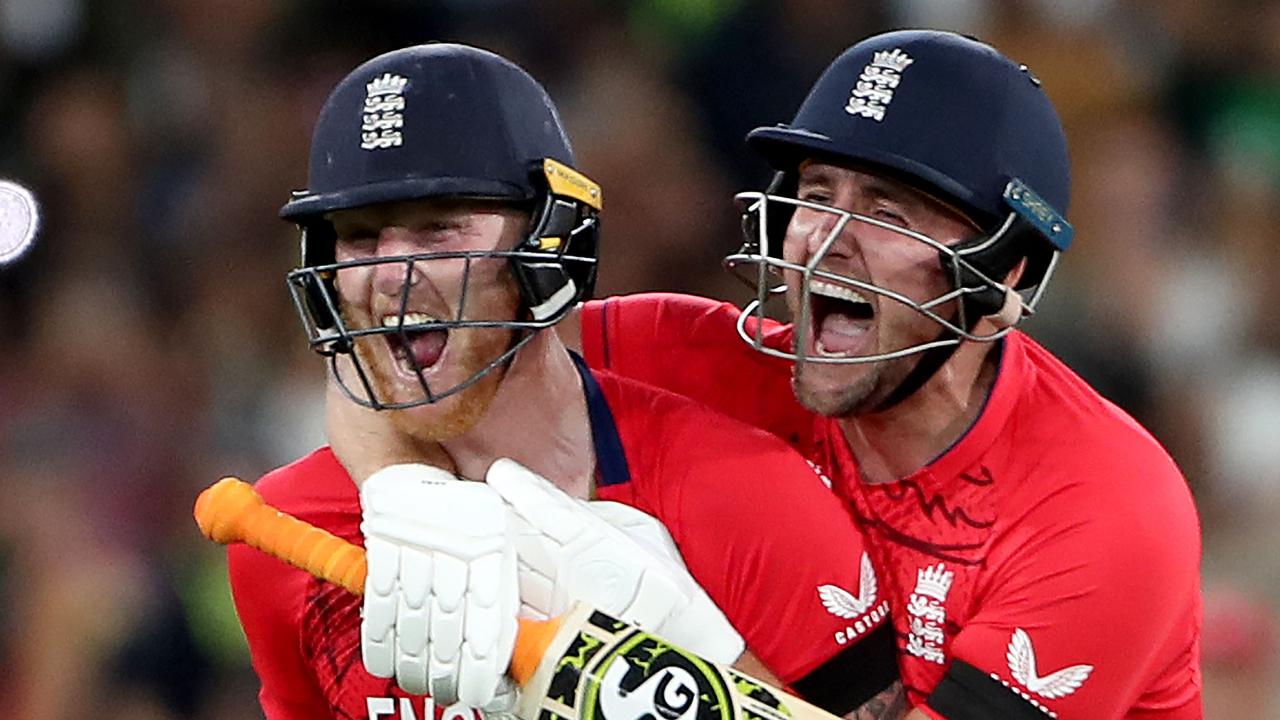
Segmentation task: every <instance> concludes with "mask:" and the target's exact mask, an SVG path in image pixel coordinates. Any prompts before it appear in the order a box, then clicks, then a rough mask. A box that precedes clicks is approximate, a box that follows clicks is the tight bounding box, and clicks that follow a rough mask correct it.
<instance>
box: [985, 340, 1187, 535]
mask: <svg viewBox="0 0 1280 720" xmlns="http://www.w3.org/2000/svg"><path fill="white" fill-rule="evenodd" d="M1019 340H1020V344H1021V346H1022V350H1023V352H1025V355H1026V359H1027V366H1028V368H1029V370H1028V372H1027V374H1026V376H1025V377H1026V387H1025V388H1024V390H1023V392H1022V395H1021V397H1020V399H1019V402H1018V404H1017V407H1016V408H1015V410H1014V411H1013V415H1012V417H1011V418H1010V420H1009V426H1010V428H1011V429H1012V432H1010V433H1007V434H1005V435H1004V438H1003V444H1004V446H1005V447H1004V452H1003V453H1002V454H1003V455H1004V456H1005V457H1007V458H1010V459H1011V460H1010V462H1009V464H1010V465H1012V466H1014V467H1015V468H1016V469H1015V472H1016V473H1018V474H1020V475H1023V476H1025V478H1024V479H1023V481H1021V482H1019V483H1018V487H1017V490H1016V491H1015V495H1021V496H1023V499H1024V500H1025V501H1026V502H1027V503H1028V504H1029V505H1030V504H1035V503H1040V502H1048V503H1050V504H1055V503H1061V504H1066V505H1070V504H1072V503H1084V504H1090V505H1093V507H1094V509H1098V508H1100V507H1105V508H1107V510H1108V512H1107V513H1101V515H1103V516H1109V517H1126V518H1131V517H1132V516H1134V515H1145V514H1147V513H1150V512H1153V511H1159V512H1160V513H1161V514H1163V515H1165V516H1166V517H1173V518H1182V519H1184V520H1185V519H1187V518H1188V517H1194V504H1193V502H1192V498H1191V492H1190V489H1189V488H1188V486H1187V482H1186V479H1185V477H1184V476H1183V474H1182V472H1181V470H1179V468H1178V466H1177V464H1176V463H1175V462H1174V461H1173V458H1172V457H1170V455H1169V453H1168V452H1167V451H1166V450H1165V449H1164V447H1163V446H1162V445H1161V444H1160V442H1159V441H1158V440H1156V438H1155V437H1153V436H1152V435H1151V433H1150V432H1148V431H1147V430H1146V428H1144V427H1142V425H1140V424H1139V423H1138V421H1137V420H1135V419H1134V418H1133V417H1131V416H1130V415H1129V414H1128V413H1126V412H1125V411H1124V410H1122V409H1121V408H1119V407H1118V406H1116V405H1115V404H1114V403H1112V402H1110V401H1109V400H1107V399H1106V398H1104V397H1102V396H1101V395H1100V394H1099V393H1098V392H1097V391H1096V390H1094V389H1093V388H1092V387H1090V386H1089V385H1088V383H1086V382H1085V381H1084V380H1083V379H1081V378H1080V377H1079V376H1078V375H1076V374H1075V373H1074V372H1073V371H1072V370H1071V369H1070V368H1068V367H1067V366H1066V365H1065V364H1064V363H1062V362H1061V361H1060V360H1058V359H1057V358H1055V357H1054V356H1053V355H1052V354H1050V353H1049V352H1048V351H1047V350H1045V349H1044V348H1042V347H1041V346H1039V345H1038V344H1036V343H1035V342H1033V341H1032V340H1030V339H1029V338H1026V337H1020V338H1019ZM1017 466H1021V467H1017ZM1099 503H1101V504H1099ZM1080 510H1081V511H1085V510H1086V508H1084V507H1082V508H1080Z"/></svg>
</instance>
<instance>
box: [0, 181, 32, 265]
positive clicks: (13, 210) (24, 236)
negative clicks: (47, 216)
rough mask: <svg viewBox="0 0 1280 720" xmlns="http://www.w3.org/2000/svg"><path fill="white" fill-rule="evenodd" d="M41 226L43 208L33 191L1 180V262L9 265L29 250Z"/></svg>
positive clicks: (0, 263)
mask: <svg viewBox="0 0 1280 720" xmlns="http://www.w3.org/2000/svg"><path fill="white" fill-rule="evenodd" d="M39 227H40V208H39V207H38V206H37V205H36V199H35V197H33V196H32V195H31V191H30V190H27V189H26V188H24V187H22V186H21V185H19V184H17V183H14V182H10V181H8V180H0V265H7V264H8V263H11V262H13V261H14V260H17V259H18V257H19V256H20V255H22V253H24V252H26V251H27V248H29V247H31V241H32V240H34V239H35V237H36V230H38V229H39Z"/></svg>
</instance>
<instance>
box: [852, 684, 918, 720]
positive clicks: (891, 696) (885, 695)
mask: <svg viewBox="0 0 1280 720" xmlns="http://www.w3.org/2000/svg"><path fill="white" fill-rule="evenodd" d="M845 718H847V720H900V719H901V720H930V718H929V716H928V715H925V714H924V713H923V712H921V711H919V710H912V711H911V712H907V693H906V691H904V690H903V689H902V683H901V682H894V683H893V684H892V685H890V686H889V687H887V688H885V689H884V690H882V691H880V692H879V693H877V694H876V696H875V697H873V698H871V699H870V700H868V701H866V702H865V703H863V704H862V706H861V707H859V708H858V709H857V710H854V711H853V712H851V713H849V714H848V715H845Z"/></svg>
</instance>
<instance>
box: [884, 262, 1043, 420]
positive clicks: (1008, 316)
mask: <svg viewBox="0 0 1280 720" xmlns="http://www.w3.org/2000/svg"><path fill="white" fill-rule="evenodd" d="M1022 314H1023V302H1022V297H1021V296H1020V295H1018V293H1017V292H1016V291H1015V290H1014V289H1013V288H1011V287H1005V289H1004V302H1003V303H1001V305H1000V309H999V310H997V311H996V312H994V313H992V314H990V315H985V316H982V317H986V318H989V319H990V320H991V321H992V322H993V323H994V324H995V325H996V327H997V328H998V329H1001V330H1003V329H1004V328H1007V327H1012V326H1013V325H1016V324H1017V323H1018V320H1020V319H1021V317H1022ZM982 317H978V318H975V319H974V320H973V321H971V322H970V323H968V327H966V328H965V329H966V330H969V331H972V330H973V328H974V327H975V326H977V324H978V322H979V321H980V320H981V319H982ZM950 321H951V322H952V323H955V322H956V321H957V318H956V317H954V316H953V317H952V318H951V320H950ZM947 335H948V331H947V330H946V329H943V330H942V331H941V332H939V333H938V336H937V337H935V338H934V340H933V342H939V341H943V340H946V339H947ZM963 343H964V340H963V339H962V340H961V341H960V342H957V343H954V344H951V345H942V346H939V347H934V348H930V349H928V350H925V351H924V352H922V353H920V359H919V360H917V361H916V364H915V367H913V368H911V372H909V373H907V376H906V377H905V378H903V379H902V382H900V383H898V386H897V387H896V388H894V389H893V392H891V393H889V396H888V397H886V398H885V399H884V400H882V401H881V402H880V403H878V404H877V405H876V406H875V408H873V409H872V412H877V413H880V412H884V411H886V410H889V409H891V408H893V407H895V406H897V405H898V404H900V403H901V402H902V401H903V400H906V399H907V398H908V397H910V396H911V395H912V393H914V392H915V391H917V390H919V389H920V388H921V387H924V384H925V383H927V382H929V379H930V378H932V377H933V376H934V375H935V374H937V372H938V371H939V370H941V369H942V366H943V365H945V364H946V363H947V361H948V360H950V359H951V356H952V355H953V354H955V351H956V350H957V349H959V348H960V346H961V345H962V344H963Z"/></svg>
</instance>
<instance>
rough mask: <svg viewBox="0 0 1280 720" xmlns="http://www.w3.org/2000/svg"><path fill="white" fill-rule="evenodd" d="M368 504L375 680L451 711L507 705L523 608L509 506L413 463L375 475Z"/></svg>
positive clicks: (367, 598) (369, 624) (368, 640)
mask: <svg viewBox="0 0 1280 720" xmlns="http://www.w3.org/2000/svg"><path fill="white" fill-rule="evenodd" d="M360 503H361V505H362V506H363V509H364V521H363V522H362V523H361V524H360V529H361V530H362V531H363V532H364V537H365V550H366V556H367V558H368V562H369V574H368V577H367V579H366V580H365V586H364V587H365V595H364V611H363V613H362V620H361V623H360V650H361V655H362V657H363V659H364V665H365V668H366V669H367V670H368V671H369V674H370V675H373V676H375V677H382V678H392V677H394V678H395V680H396V682H397V683H398V684H399V685H400V687H401V688H403V689H404V690H405V691H406V692H410V693H414V694H420V693H430V694H431V696H432V697H433V698H435V700H436V702H438V703H441V704H446V705H447V704H452V703H454V702H461V703H463V704H466V705H470V706H473V707H484V706H486V705H489V704H491V703H493V702H494V701H495V698H498V699H499V700H501V699H502V697H501V696H502V695H505V694H507V693H508V692H509V688H510V686H509V684H508V683H507V682H506V681H505V680H504V674H505V673H506V670H507V665H508V664H509V663H510V661H511V652H512V649H513V647H514V645H515V636H516V616H517V613H518V610H519V602H520V600H519V591H518V587H519V586H518V584H517V579H516V578H517V576H516V557H515V546H514V543H513V536H512V532H511V528H510V521H509V517H510V516H509V514H508V511H507V509H506V507H505V506H504V505H503V502H502V498H501V497H499V496H498V494H497V493H495V492H494V491H493V489H492V488H490V487H489V486H487V485H485V484H484V483H478V482H468V481H464V480H459V479H458V478H456V477H454V476H453V475H452V474H450V473H448V472H445V471H444V470H441V469H439V468H435V467H431V466H428V465H417V464H408V465H391V466H388V467H386V468H383V469H381V470H379V471H377V472H375V473H373V474H372V475H370V476H369V478H368V480H366V481H365V482H364V484H363V485H362V486H361V488H360Z"/></svg>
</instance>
